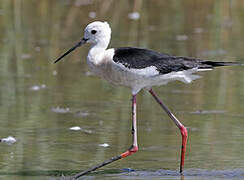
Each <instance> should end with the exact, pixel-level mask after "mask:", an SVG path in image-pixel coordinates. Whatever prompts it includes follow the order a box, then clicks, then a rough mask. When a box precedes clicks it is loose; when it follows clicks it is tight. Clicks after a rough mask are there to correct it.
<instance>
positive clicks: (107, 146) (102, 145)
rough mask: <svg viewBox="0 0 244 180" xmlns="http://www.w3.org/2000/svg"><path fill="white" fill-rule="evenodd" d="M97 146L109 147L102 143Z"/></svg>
mask: <svg viewBox="0 0 244 180" xmlns="http://www.w3.org/2000/svg"><path fill="white" fill-rule="evenodd" d="M99 146H101V147H105V148H106V147H109V144H107V143H103V144H99Z"/></svg>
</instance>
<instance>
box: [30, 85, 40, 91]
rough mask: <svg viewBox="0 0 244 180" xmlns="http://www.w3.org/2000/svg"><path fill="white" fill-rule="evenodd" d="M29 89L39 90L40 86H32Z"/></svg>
mask: <svg viewBox="0 0 244 180" xmlns="http://www.w3.org/2000/svg"><path fill="white" fill-rule="evenodd" d="M30 89H31V90H32V91H38V90H40V86H32V87H31V88H30Z"/></svg>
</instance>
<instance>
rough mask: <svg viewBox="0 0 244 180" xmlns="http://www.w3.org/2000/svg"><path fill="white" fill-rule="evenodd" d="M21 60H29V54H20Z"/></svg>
mask: <svg viewBox="0 0 244 180" xmlns="http://www.w3.org/2000/svg"><path fill="white" fill-rule="evenodd" d="M21 58H22V59H30V58H31V55H30V54H22V55H21Z"/></svg>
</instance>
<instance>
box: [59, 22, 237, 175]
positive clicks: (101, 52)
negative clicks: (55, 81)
mask: <svg viewBox="0 0 244 180" xmlns="http://www.w3.org/2000/svg"><path fill="white" fill-rule="evenodd" d="M110 37H111V29H110V27H109V24H108V23H107V22H99V21H96V22H93V23H90V24H88V25H87V27H86V28H85V33H84V37H83V38H82V39H81V40H80V41H79V42H78V43H77V44H76V45H75V46H74V47H73V48H71V49H70V50H68V51H67V52H66V53H64V54H63V55H62V56H61V57H59V58H58V59H57V60H56V61H55V63H56V62H58V61H59V60H61V59H62V58H63V57H64V56H66V55H67V54H69V53H70V52H72V51H73V50H75V49H76V48H77V47H79V46H81V45H83V44H85V43H90V44H91V48H90V50H89V53H88V56H87V64H88V66H89V68H90V70H91V71H92V72H94V73H95V74H97V75H98V76H101V77H103V78H104V79H106V80H108V81H109V82H111V83H113V84H116V85H123V86H127V87H129V88H131V89H132V136H133V139H132V145H131V147H130V148H129V149H128V150H127V151H125V152H124V153H122V154H120V155H118V156H115V157H112V158H111V159H109V160H107V161H104V162H103V163H101V164H99V165H97V166H94V167H92V168H90V169H88V170H87V171H83V172H81V173H79V174H77V175H75V176H74V177H73V179H76V178H78V177H80V176H82V175H85V174H87V173H88V172H91V171H94V170H96V169H98V168H100V167H102V166H105V165H107V164H110V163H111V162H113V161H116V160H118V159H121V158H125V157H127V156H129V155H131V154H133V153H135V152H137V151H138V144H137V128H136V94H137V93H138V92H139V91H140V90H141V89H146V90H148V91H149V92H150V93H151V95H152V96H153V97H154V99H155V100H156V101H157V102H158V103H159V105H160V106H161V107H162V108H163V109H164V110H165V111H166V113H167V114H168V115H169V117H170V118H171V119H172V120H173V122H174V123H175V125H176V126H177V127H178V128H179V130H180V132H181V136H182V145H181V161H180V172H183V169H184V161H185V151H186V142H187V129H186V128H185V127H184V125H183V124H182V123H181V122H180V121H179V120H178V119H177V118H176V117H175V116H174V115H173V113H171V111H170V110H169V109H168V108H167V107H166V106H165V105H164V104H163V102H162V101H161V100H160V99H159V98H158V96H157V95H156V94H155V92H154V91H153V90H152V86H155V85H164V84H167V83H168V82H169V81H174V80H179V81H182V82H184V83H190V82H192V81H193V80H195V79H197V78H199V76H198V75H195V74H194V73H196V72H198V71H205V70H212V69H213V68H214V67H217V66H229V65H240V64H238V63H235V62H213V61H208V60H201V59H196V58H188V57H179V56H170V55H168V54H163V53H158V52H155V51H152V50H148V49H140V48H135V47H122V48H111V49H107V47H108V45H109V42H110Z"/></svg>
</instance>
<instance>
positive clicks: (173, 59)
mask: <svg viewBox="0 0 244 180" xmlns="http://www.w3.org/2000/svg"><path fill="white" fill-rule="evenodd" d="M113 61H114V62H116V63H121V64H123V65H124V66H125V67H127V68H133V69H143V68H146V67H150V66H155V67H156V68H157V70H158V71H159V73H160V74H167V73H170V72H177V71H183V70H188V69H193V68H198V69H212V68H214V67H216V66H229V65H238V63H232V62H213V61H207V60H201V59H196V58H190V57H180V56H171V55H168V54H163V53H158V52H155V51H152V50H148V49H140V48H133V47H122V48H117V49H115V54H114V56H113Z"/></svg>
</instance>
